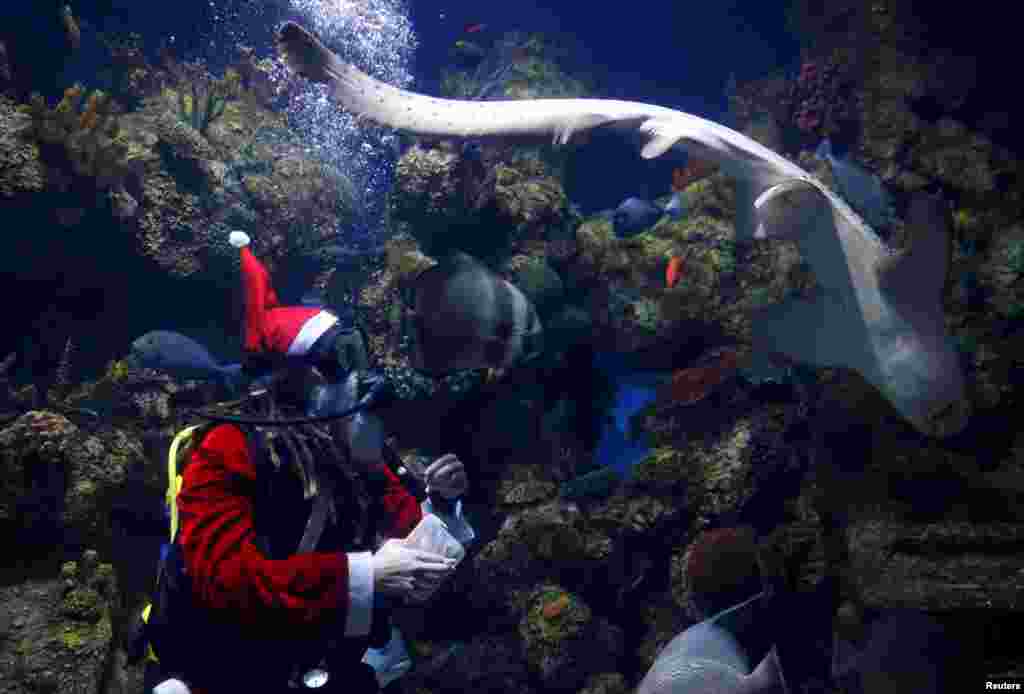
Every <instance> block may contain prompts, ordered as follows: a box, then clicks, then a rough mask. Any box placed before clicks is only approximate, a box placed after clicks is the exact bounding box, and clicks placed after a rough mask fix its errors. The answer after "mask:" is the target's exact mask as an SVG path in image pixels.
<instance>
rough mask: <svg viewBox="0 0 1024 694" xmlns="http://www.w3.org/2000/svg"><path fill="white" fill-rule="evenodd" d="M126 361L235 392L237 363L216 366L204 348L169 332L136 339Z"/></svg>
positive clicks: (239, 370) (152, 333) (157, 332)
mask: <svg viewBox="0 0 1024 694" xmlns="http://www.w3.org/2000/svg"><path fill="white" fill-rule="evenodd" d="M127 361H128V363H130V364H131V365H133V366H136V367H141V368H147V369H157V370H159V371H166V372H167V373H169V374H171V375H172V376H174V377H176V378H182V379H197V380H205V381H210V380H215V381H220V382H221V383H223V384H224V385H225V386H226V387H227V388H229V389H230V390H232V391H237V390H238V388H239V382H240V379H241V371H242V367H241V366H240V365H239V364H228V365H221V364H219V363H218V362H217V360H216V359H214V358H213V355H211V354H210V352H209V350H207V349H206V347H203V346H202V345H201V344H199V343H198V342H196V341H195V340H193V339H192V338H190V337H187V336H185V335H182V334H180V333H175V332H171V331H169V330H153V331H151V332H148V333H146V334H145V335H143V336H141V337H138V338H136V339H135V340H134V341H133V342H132V348H131V352H130V353H129V354H128V357H127Z"/></svg>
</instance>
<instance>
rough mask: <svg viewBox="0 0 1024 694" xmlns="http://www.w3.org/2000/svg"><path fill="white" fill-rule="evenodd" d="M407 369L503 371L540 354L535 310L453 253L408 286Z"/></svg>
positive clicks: (507, 285)
mask: <svg viewBox="0 0 1024 694" xmlns="http://www.w3.org/2000/svg"><path fill="white" fill-rule="evenodd" d="M410 314H411V316H410V317H411V322H412V324H413V326H414V327H413V333H414V347H413V354H412V365H413V366H414V367H415V368H417V369H420V370H422V371H426V372H428V373H445V372H450V371H458V370H462V369H484V368H494V369H499V368H506V367H509V366H512V365H515V364H518V363H521V362H523V361H527V360H529V359H532V358H533V357H536V356H537V355H539V354H540V352H541V351H542V350H543V336H544V330H543V328H542V327H541V323H540V319H539V318H538V317H537V310H536V309H535V308H534V306H533V304H532V303H530V300H529V299H527V298H526V296H525V295H524V294H523V293H522V292H521V291H519V289H518V288H517V287H516V286H515V285H514V284H512V283H511V282H508V281H506V280H504V279H502V278H501V277H499V276H498V275H497V274H495V273H494V272H492V271H491V270H490V269H488V268H487V267H485V266H484V265H483V264H482V263H480V262H479V261H477V260H476V259H474V258H472V257H470V256H468V255H466V254H465V253H455V254H453V255H451V256H448V257H446V258H443V259H442V260H441V262H440V263H439V264H438V265H436V266H434V267H432V268H429V269H428V270H425V271H424V272H423V273H421V274H420V275H419V276H418V277H417V278H416V279H415V280H414V282H413V306H412V309H411V310H410Z"/></svg>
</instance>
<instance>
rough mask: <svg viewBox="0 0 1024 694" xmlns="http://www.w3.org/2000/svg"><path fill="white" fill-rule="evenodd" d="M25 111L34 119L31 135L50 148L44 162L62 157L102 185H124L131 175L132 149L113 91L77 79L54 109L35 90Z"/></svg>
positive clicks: (80, 174)
mask: <svg viewBox="0 0 1024 694" xmlns="http://www.w3.org/2000/svg"><path fill="white" fill-rule="evenodd" d="M21 110H22V112H23V113H26V114H27V115H28V116H29V117H30V118H31V121H32V125H31V128H30V130H29V134H30V135H31V136H32V137H34V138H35V139H36V140H38V141H39V142H40V143H41V144H42V145H43V146H44V147H45V149H43V150H42V151H41V152H40V155H41V157H42V158H43V160H44V161H46V160H47V159H50V158H51V157H57V158H59V159H60V160H63V161H64V162H66V163H67V165H68V167H69V168H70V170H71V172H73V173H74V174H75V175H77V176H80V177H83V178H89V179H93V180H94V181H95V185H96V187H97V188H100V189H106V188H110V187H113V186H115V185H121V184H122V181H123V179H125V178H126V177H127V176H128V175H129V173H130V171H131V170H130V168H129V167H128V162H127V159H128V154H129V148H128V145H127V144H126V143H125V141H124V139H123V138H121V137H120V134H121V128H120V123H119V118H118V115H117V107H116V105H115V104H114V102H113V100H112V99H111V97H110V96H109V95H107V94H105V93H103V92H101V91H92V92H90V91H88V90H86V89H85V88H84V87H83V86H81V85H77V84H76V85H75V86H73V87H69V88H68V89H66V90H65V91H64V96H63V98H62V99H61V100H60V102H59V103H58V104H57V105H56V106H55V107H54V108H52V109H51V108H50V107H49V106H48V105H47V103H46V100H45V99H44V98H43V97H42V96H39V95H34V96H33V97H32V100H31V102H30V103H29V104H28V105H27V106H23V107H21ZM55 163H56V162H55Z"/></svg>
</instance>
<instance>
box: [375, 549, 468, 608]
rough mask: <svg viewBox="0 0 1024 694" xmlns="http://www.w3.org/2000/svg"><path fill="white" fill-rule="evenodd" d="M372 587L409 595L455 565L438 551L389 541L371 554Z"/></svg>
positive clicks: (384, 591) (396, 594) (391, 593)
mask: <svg viewBox="0 0 1024 694" xmlns="http://www.w3.org/2000/svg"><path fill="white" fill-rule="evenodd" d="M372 562H373V590H374V592H379V593H380V594H381V595H389V596H392V597H408V596H409V595H410V594H411V593H412V592H413V591H414V590H416V589H419V588H421V587H422V586H429V585H433V583H434V582H435V581H436V582H438V583H440V581H443V580H444V577H445V576H447V575H448V573H449V572H450V571H451V570H452V569H453V568H454V567H455V562H454V561H452V560H451V559H447V558H445V557H442V556H441V555H440V554H433V553H431V552H424V551H422V550H419V549H410V548H409V547H406V546H405V545H404V544H403V543H402V542H401V541H400V540H388V541H387V542H385V543H384V544H383V545H381V546H380V549H378V550H377V551H376V552H374V554H373V559H372Z"/></svg>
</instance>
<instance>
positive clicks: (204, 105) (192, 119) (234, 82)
mask: <svg viewBox="0 0 1024 694" xmlns="http://www.w3.org/2000/svg"><path fill="white" fill-rule="evenodd" d="M176 76H177V78H178V84H177V94H176V101H177V105H178V118H179V119H180V120H181V122H183V123H185V124H186V125H188V126H191V127H192V129H193V130H195V131H196V132H198V133H199V134H200V135H206V134H207V133H208V132H209V130H210V125H211V124H212V123H213V122H214V121H215V120H217V119H219V118H220V117H221V116H223V115H224V109H225V108H226V107H227V104H228V101H229V100H230V99H235V98H237V97H238V94H239V88H240V86H241V81H242V77H241V75H240V74H239V73H238V72H237V71H236V70H234V69H231V68H229V69H228V70H227V71H226V72H225V73H224V76H223V77H219V78H218V77H214V76H213V75H211V74H210V73H209V72H207V70H206V68H205V67H204V66H203V65H202V64H200V63H181V64H180V65H178V72H177V75H176Z"/></svg>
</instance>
